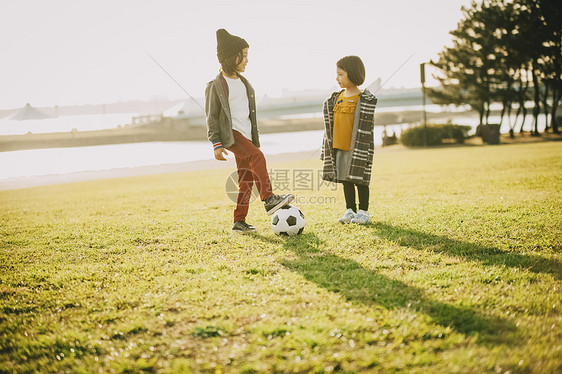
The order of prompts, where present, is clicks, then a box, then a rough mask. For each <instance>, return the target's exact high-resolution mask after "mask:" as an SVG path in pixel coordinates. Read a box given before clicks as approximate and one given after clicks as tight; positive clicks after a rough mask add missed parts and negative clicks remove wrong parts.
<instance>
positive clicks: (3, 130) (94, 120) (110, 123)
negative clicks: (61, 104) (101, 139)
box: [0, 113, 136, 135]
mask: <svg viewBox="0 0 562 374" xmlns="http://www.w3.org/2000/svg"><path fill="white" fill-rule="evenodd" d="M135 115H136V114H135V113H118V114H89V115H80V116H60V117H56V118H45V119H30V120H25V121H14V120H10V119H0V135H20V134H27V133H28V132H31V133H33V134H39V133H47V132H69V131H72V130H73V129H76V130H77V131H91V130H106V129H114V128H117V127H118V126H125V125H126V124H129V123H131V120H132V118H133V116H135Z"/></svg>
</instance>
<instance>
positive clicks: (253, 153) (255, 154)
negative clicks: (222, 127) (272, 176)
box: [227, 130, 273, 221]
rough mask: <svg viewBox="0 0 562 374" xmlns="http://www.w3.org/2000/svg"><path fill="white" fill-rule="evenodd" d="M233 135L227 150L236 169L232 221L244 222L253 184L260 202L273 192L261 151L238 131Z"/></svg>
mask: <svg viewBox="0 0 562 374" xmlns="http://www.w3.org/2000/svg"><path fill="white" fill-rule="evenodd" d="M233 133H234V144H233V145H231V146H230V147H228V148H227V149H228V150H229V151H231V152H232V153H234V156H235V158H236V167H237V169H238V198H237V201H236V209H234V221H245V220H246V215H247V214H248V207H249V204H250V196H251V195H252V187H253V186H254V182H255V183H256V187H257V188H258V192H259V194H260V198H261V199H262V200H265V199H266V198H268V197H269V196H271V195H273V192H272V190H271V181H270V180H269V174H268V173H267V166H266V162H265V157H264V155H263V153H262V151H260V149H259V148H258V147H256V146H255V145H254V143H252V142H251V141H250V140H248V139H247V138H246V137H244V135H242V134H241V133H239V132H238V131H235V130H234V131H233Z"/></svg>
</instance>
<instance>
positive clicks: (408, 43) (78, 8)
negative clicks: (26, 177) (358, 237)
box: [0, 0, 470, 109]
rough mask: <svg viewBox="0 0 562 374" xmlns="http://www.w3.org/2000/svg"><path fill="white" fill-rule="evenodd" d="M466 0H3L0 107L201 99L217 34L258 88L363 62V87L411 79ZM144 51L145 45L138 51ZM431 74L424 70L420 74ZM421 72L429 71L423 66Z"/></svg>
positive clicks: (320, 84) (330, 78) (304, 83)
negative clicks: (229, 39) (234, 43)
mask: <svg viewBox="0 0 562 374" xmlns="http://www.w3.org/2000/svg"><path fill="white" fill-rule="evenodd" d="M469 4H470V0H430V1H419V0H393V1H390V0H364V1H357V0H339V1H332V0H319V1H311V0H300V1H299V0H284V1H264V0H262V1H259V0H237V1H229V0H197V1H190V0H175V1H174V0H159V1H140V0H134V1H132V0H131V1H119V0H96V1H76V0H71V1H60V0H51V1H44V0H35V1H30V0H18V1H10V0H0V47H1V48H2V57H1V58H0V86H1V87H2V89H1V90H0V108H1V109H7V108H15V107H20V106H23V105H24V104H25V103H27V102H29V103H31V104H32V105H34V106H51V105H60V106H62V105H70V104H99V103H111V102H115V101H120V100H123V101H125V100H136V99H140V100H148V99H151V98H153V97H167V98H170V99H175V98H182V97H186V95H185V93H184V92H183V91H182V90H181V89H180V88H179V87H178V86H177V85H176V84H175V83H174V82H173V81H172V80H171V79H170V78H169V77H168V76H167V75H166V74H165V73H164V72H163V71H162V70H161V69H160V68H159V67H158V66H157V65H156V64H155V63H154V62H153V61H152V60H151V59H150V57H148V55H147V54H146V52H148V53H150V54H151V55H152V56H153V57H154V58H155V59H156V60H158V62H159V63H160V64H162V65H163V66H164V67H165V68H166V69H167V70H168V71H169V73H170V74H171V75H172V76H174V78H175V79H176V80H177V81H178V82H180V83H181V85H182V86H183V87H184V88H185V89H186V90H187V91H188V92H189V93H190V94H191V95H193V96H195V97H201V96H203V92H204V86H205V84H206V82H208V81H209V80H210V79H212V78H213V77H214V76H215V75H216V74H217V72H218V69H219V64H218V61H217V58H216V34H215V32H216V30H217V29H219V28H225V29H227V30H228V31H229V32H230V33H231V34H233V35H237V36H241V37H243V38H244V39H246V41H247V42H248V44H249V45H250V50H249V64H248V66H247V68H246V73H245V76H246V77H247V78H248V79H249V80H250V82H251V83H252V85H253V86H254V88H255V89H256V91H257V94H258V95H263V94H268V95H271V96H278V95H280V94H281V92H282V90H283V89H289V90H305V89H328V88H331V87H334V86H335V84H336V83H335V63H336V61H337V60H338V59H339V58H341V57H343V56H346V55H350V54H354V55H358V56H360V57H361V58H362V59H363V62H364V63H365V66H366V69H367V80H366V84H368V83H371V82H372V81H374V80H375V79H377V78H378V77H381V78H382V80H383V82H384V81H385V80H386V79H388V78H389V77H390V76H391V75H392V74H393V73H395V71H396V70H397V69H398V68H399V67H400V65H402V64H403V63H404V61H406V60H407V59H408V58H409V57H410V56H411V55H412V54H413V55H414V56H413V57H412V58H411V59H410V60H409V62H408V63H407V64H406V65H404V67H403V68H402V69H400V70H399V71H398V72H397V73H396V74H395V75H394V76H393V77H392V78H391V79H390V80H389V81H388V83H386V85H385V88H388V87H416V86H419V85H420V83H419V64H420V63H421V62H426V61H428V60H429V59H431V58H433V59H435V58H436V56H437V53H438V52H439V51H441V50H442V49H443V47H444V46H445V45H450V41H451V37H450V35H449V34H448V32H449V31H450V30H452V29H454V28H455V27H456V24H457V22H458V21H459V20H460V18H461V6H463V5H465V6H468V5H469ZM145 51H146V52H145ZM428 73H429V72H428ZM428 75H429V74H428Z"/></svg>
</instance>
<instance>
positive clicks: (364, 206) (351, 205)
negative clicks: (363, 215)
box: [342, 182, 369, 212]
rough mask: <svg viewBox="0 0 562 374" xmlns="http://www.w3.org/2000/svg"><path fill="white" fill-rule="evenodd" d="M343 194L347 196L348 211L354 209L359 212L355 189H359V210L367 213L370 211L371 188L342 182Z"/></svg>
mask: <svg viewBox="0 0 562 374" xmlns="http://www.w3.org/2000/svg"><path fill="white" fill-rule="evenodd" d="M342 184H343V194H344V196H345V205H346V209H352V210H353V211H354V212H357V206H356V205H355V187H357V194H358V195H359V209H361V210H364V211H365V212H366V211H367V210H369V186H365V185H362V184H354V183H351V182H342Z"/></svg>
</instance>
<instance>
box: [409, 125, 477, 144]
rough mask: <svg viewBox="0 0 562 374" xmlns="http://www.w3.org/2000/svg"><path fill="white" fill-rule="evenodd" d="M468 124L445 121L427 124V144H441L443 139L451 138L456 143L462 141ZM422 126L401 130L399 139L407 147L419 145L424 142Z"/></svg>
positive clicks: (468, 129) (466, 132) (468, 127)
mask: <svg viewBox="0 0 562 374" xmlns="http://www.w3.org/2000/svg"><path fill="white" fill-rule="evenodd" d="M470 128H471V127H470V126H460V125H453V124H451V123H447V124H444V125H427V145H428V146H434V145H441V144H443V139H453V140H454V141H455V142H456V143H464V140H465V139H466V137H467V135H468V131H470ZM424 138H425V130H424V126H416V127H411V128H409V129H406V130H404V131H402V134H401V135H400V141H401V142H402V144H404V145H405V146H407V147H421V146H423V145H424V144H425V142H424V140H425V139H424Z"/></svg>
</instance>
